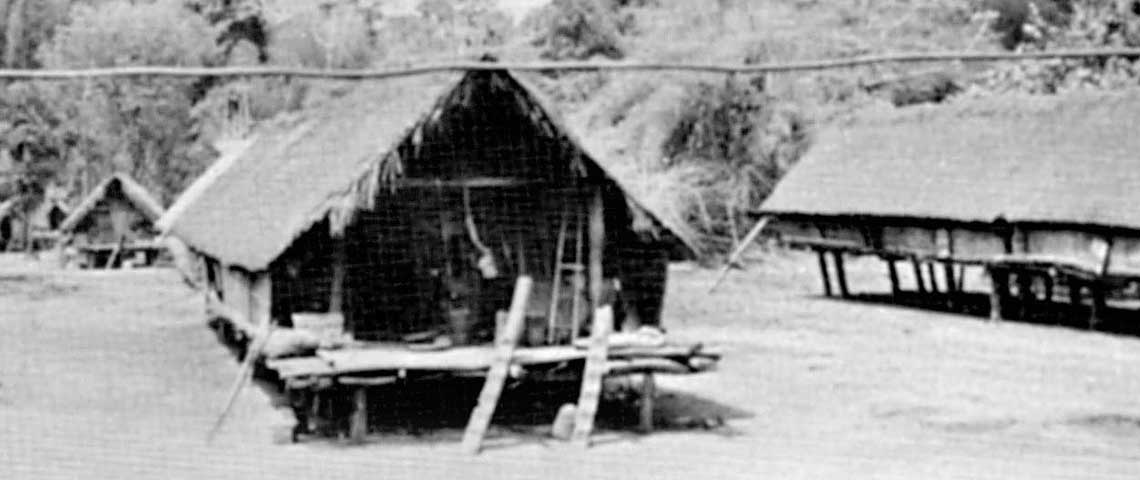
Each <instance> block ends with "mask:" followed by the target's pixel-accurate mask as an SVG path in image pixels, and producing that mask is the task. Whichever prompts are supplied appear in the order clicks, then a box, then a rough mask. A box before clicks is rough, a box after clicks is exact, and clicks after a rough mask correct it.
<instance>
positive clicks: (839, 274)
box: [831, 250, 851, 298]
mask: <svg viewBox="0 0 1140 480" xmlns="http://www.w3.org/2000/svg"><path fill="white" fill-rule="evenodd" d="M831 256H832V259H834V261H835V281H836V283H838V284H839V296H841V297H843V298H851V291H850V290H848V288H847V271H846V270H845V269H844V268H843V252H842V251H839V250H835V251H832V252H831Z"/></svg>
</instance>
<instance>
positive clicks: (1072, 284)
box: [1066, 277, 1083, 318]
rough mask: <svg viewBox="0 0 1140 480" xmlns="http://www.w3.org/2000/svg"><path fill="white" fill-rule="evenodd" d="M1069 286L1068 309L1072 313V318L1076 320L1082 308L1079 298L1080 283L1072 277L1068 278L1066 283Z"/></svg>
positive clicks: (1081, 301)
mask: <svg viewBox="0 0 1140 480" xmlns="http://www.w3.org/2000/svg"><path fill="white" fill-rule="evenodd" d="M1066 283H1068V285H1069V307H1070V309H1071V311H1072V317H1073V318H1077V315H1079V314H1080V312H1081V307H1082V306H1083V305H1082V303H1083V300H1082V298H1081V297H1082V296H1081V288H1082V287H1081V282H1080V281H1079V280H1077V279H1076V278H1074V277H1069V278H1068V280H1067V282H1066Z"/></svg>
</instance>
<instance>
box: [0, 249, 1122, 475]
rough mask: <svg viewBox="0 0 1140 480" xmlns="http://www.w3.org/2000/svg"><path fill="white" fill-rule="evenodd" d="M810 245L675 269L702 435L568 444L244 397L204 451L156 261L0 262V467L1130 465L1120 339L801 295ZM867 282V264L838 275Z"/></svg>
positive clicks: (656, 470)
mask: <svg viewBox="0 0 1140 480" xmlns="http://www.w3.org/2000/svg"><path fill="white" fill-rule="evenodd" d="M814 268H815V264H814V259H813V258H811V257H806V256H800V255H787V254H779V255H773V256H768V257H765V260H764V264H763V265H755V266H753V267H752V268H751V269H750V270H749V271H748V272H743V273H742V272H737V273H734V275H733V277H732V280H731V282H729V283H728V284H727V285H726V286H725V288H723V289H722V290H720V291H719V292H717V293H716V294H714V295H706V294H705V291H706V289H707V286H708V284H709V282H710V281H711V279H712V276H713V272H708V271H704V270H699V269H689V268H684V267H682V268H678V269H675V270H676V271H675V272H674V273H675V274H674V275H673V277H672V279H671V284H670V290H671V294H672V295H671V297H670V300H669V304H668V316H669V319H668V322H669V325H671V326H672V329H671V332H670V333H671V334H672V335H675V336H679V337H685V338H692V339H701V340H705V341H710V342H713V343H717V344H719V345H720V346H721V347H722V348H723V350H724V351H725V353H726V358H725V360H724V362H723V364H722V366H721V368H720V369H719V371H716V372H713V373H710V374H706V375H700V376H692V377H683V378H679V377H671V378H665V379H663V380H662V381H661V385H662V388H663V393H664V395H666V397H665V398H663V399H662V400H661V405H662V410H663V414H666V415H684V414H689V413H693V414H712V415H722V416H725V417H726V418H727V420H728V425H727V426H726V427H725V428H722V429H718V430H713V431H674V432H660V433H657V434H655V435H652V436H648V437H643V436H638V435H633V434H628V433H622V432H603V433H602V434H601V435H600V436H599V445H597V446H596V447H594V448H593V449H591V450H590V451H589V452H587V453H580V452H577V451H575V450H573V449H571V448H569V447H567V446H563V445H561V444H558V443H555V442H550V441H547V440H545V439H542V438H536V437H529V436H525V435H518V434H511V433H508V432H502V431H498V432H493V435H494V436H495V438H494V439H493V440H492V441H491V448H490V449H489V450H488V451H487V452H486V453H485V454H484V455H482V456H480V457H478V458H468V457H464V456H462V455H460V454H459V453H458V442H457V438H458V436H457V433H456V432H440V433H436V434H433V435H427V436H419V437H416V436H410V435H401V436H377V437H374V438H372V439H371V440H370V441H371V442H372V444H370V445H367V446H364V447H347V446H341V445H337V444H335V443H329V442H310V443H305V444H300V445H291V444H287V443H282V442H281V439H282V438H284V433H285V432H286V431H287V429H288V428H289V426H291V424H292V420H291V418H290V415H289V414H288V412H287V411H285V410H281V409H278V408H275V407H274V406H273V405H272V404H271V401H270V398H269V397H268V396H267V395H266V394H265V393H264V392H262V391H260V390H258V389H247V390H246V391H245V393H244V394H243V396H242V397H241V398H240V400H239V402H238V405H237V407H236V409H235V411H234V415H233V418H232V421H231V422H230V423H229V424H227V426H226V428H225V430H224V431H223V432H222V434H221V435H220V436H219V438H218V439H217V440H216V441H215V442H214V443H213V444H210V445H207V444H206V443H205V442H204V437H205V432H206V429H207V427H208V425H209V423H210V422H211V421H212V420H213V418H214V415H215V414H216V412H217V409H218V407H219V405H220V404H221V403H222V401H223V400H224V396H225V394H226V389H227V388H228V384H229V382H230V381H231V380H232V378H233V375H234V373H235V371H236V369H237V364H236V363H235V362H234V360H233V358H232V357H231V356H230V355H229V354H228V352H226V350H225V349H224V348H222V347H221V346H220V345H219V344H218V343H217V342H216V340H215V339H214V336H213V334H212V332H210V331H209V330H207V329H206V328H204V326H203V324H202V319H201V301H200V298H199V297H198V296H196V295H193V294H191V293H190V292H188V291H187V290H186V289H185V287H184V286H182V284H181V283H180V282H179V280H178V278H177V275H175V274H174V273H173V272H171V271H163V270H159V271H134V272H115V273H100V272H52V271H50V270H36V269H33V268H32V266H30V265H29V264H27V263H26V262H24V261H23V260H21V259H18V258H11V257H3V258H0V478H5V479H7V478H276V479H280V478H317V477H318V476H323V477H328V478H358V477H359V478H363V477H365V476H368V477H377V476H381V475H382V476H384V477H387V478H392V477H395V478H402V477H415V478H456V477H461V476H462V477H470V478H488V479H490V478H495V479H502V478H534V477H537V476H547V477H551V478H564V477H571V478H600V477H603V476H604V477H615V476H619V475H620V476H623V477H631V478H659V477H666V478H677V477H682V476H685V477H688V478H715V477H721V478H724V477H727V478H756V477H758V476H764V477H767V478H866V477H872V478H995V479H997V478H1001V479H1006V478H1035V479H1042V478H1130V479H1135V478H1140V375H1137V373H1136V371H1135V370H1136V368H1137V367H1135V366H1136V365H1140V339H1136V338H1123V337H1113V336H1109V335H1103V334H1095V333H1086V332H1081V331H1077V330H1071V329H1063V328H1048V327H1038V326H1030V325H1019V324H1013V323H1006V324H1001V325H989V324H986V323H984V322H981V321H978V320H977V319H974V318H970V317H963V316H954V315H944V314H937V313H931V312H925V311H920V310H913V309H904V308H896V307H889V306H880V305H871V304H853V303H849V302H841V301H836V300H826V299H821V298H819V297H817V296H816V295H817V293H816V292H817V291H818V289H819V287H818V284H819V280H818V278H817V277H816V276H815V270H814ZM849 268H850V270H851V272H850V277H851V284H852V286H853V288H854V289H856V290H866V289H868V288H873V289H885V285H884V284H883V281H884V279H882V278H880V277H882V276H883V275H882V272H880V270H881V265H878V264H875V263H871V262H867V263H863V262H856V263H854V264H853V265H851V266H850V267H849Z"/></svg>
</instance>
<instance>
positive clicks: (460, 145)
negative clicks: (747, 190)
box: [160, 71, 708, 418]
mask: <svg viewBox="0 0 1140 480" xmlns="http://www.w3.org/2000/svg"><path fill="white" fill-rule="evenodd" d="M160 225H161V226H162V227H163V229H164V231H166V232H167V233H168V234H170V235H172V236H175V237H178V238H180V239H182V240H183V241H184V242H185V243H186V244H187V245H188V246H189V247H190V248H192V249H193V250H195V251H197V252H198V253H200V254H201V256H202V257H203V258H204V259H205V262H204V263H205V264H206V275H205V277H206V278H207V280H208V283H209V286H210V290H211V291H210V293H209V294H208V295H209V297H210V298H211V299H213V300H212V302H214V303H215V305H214V307H215V308H214V309H213V310H214V311H215V312H220V313H219V315H220V316H223V317H228V318H226V320H227V321H228V325H230V326H231V327H232V328H234V329H236V330H238V331H241V332H244V335H246V336H248V337H250V338H256V337H257V336H258V335H260V333H259V332H261V331H262V330H261V329H262V328H264V326H265V325H268V324H269V323H270V322H271V321H272V323H273V324H275V325H276V326H278V327H289V326H293V327H296V328H295V329H294V330H299V329H301V328H303V327H304V328H312V329H316V328H318V327H317V325H321V326H323V328H325V329H331V330H333V331H334V334H333V337H332V338H334V339H335V338H337V337H336V335H338V334H343V336H341V337H339V338H340V339H341V341H342V343H345V342H346V344H347V346H348V347H347V348H342V349H332V348H325V346H326V343H325V342H322V345H321V347H320V349H319V350H317V351H315V352H313V351H310V352H306V353H305V354H303V355H302V356H301V357H299V358H294V359H287V360H276V361H271V362H269V366H270V368H272V369H273V370H275V371H276V372H277V373H278V374H279V375H280V376H281V377H282V378H284V379H285V380H286V382H287V384H289V385H293V386H294V387H296V388H317V387H313V385H325V386H327V385H329V382H325V383H321V382H316V383H313V382H312V379H313V378H324V379H331V380H332V382H331V383H332V384H334V385H368V384H377V383H383V382H386V381H388V379H394V378H396V377H397V376H398V375H399V376H403V375H407V376H408V378H411V377H414V376H415V375H421V374H425V373H426V374H440V373H444V374H449V373H452V374H454V373H457V372H470V371H472V370H475V371H479V370H481V369H484V368H487V367H488V366H489V362H490V361H491V359H492V358H493V355H492V346H491V344H490V343H489V342H490V341H491V340H492V339H493V338H494V337H495V336H496V330H497V328H501V325H499V324H497V320H499V319H501V318H502V312H503V311H504V310H507V309H508V306H509V304H510V303H511V296H512V295H511V292H512V287H513V286H514V285H515V283H516V282H515V281H516V278H518V277H521V276H527V277H531V278H533V279H534V288H533V290H532V292H531V295H530V299H531V300H530V302H529V303H528V304H527V308H526V315H525V317H526V320H525V330H524V334H523V335H522V340H521V341H520V345H521V346H520V349H519V350H516V352H517V353H516V356H515V360H514V361H515V362H516V363H521V364H523V365H525V367H526V369H527V371H537V372H541V371H544V370H549V369H551V368H554V367H556V366H558V365H565V364H567V363H570V364H571V365H573V364H577V365H579V366H581V365H582V364H583V362H584V361H585V360H584V359H585V350H582V349H580V348H578V347H577V346H576V345H579V344H580V343H581V342H578V340H580V339H582V337H583V336H584V335H586V333H587V332H588V331H590V330H591V328H592V327H593V326H594V325H595V324H594V323H593V322H594V318H593V317H594V315H593V313H594V312H597V311H598V309H599V308H600V307H601V306H602V305H605V304H612V305H614V306H615V310H616V311H617V313H616V316H617V319H616V321H615V324H616V327H617V328H619V329H620V328H621V327H623V326H624V327H626V330H631V331H632V330H636V329H637V327H639V326H640V327H642V328H641V329H640V330H637V331H642V332H646V331H651V330H656V331H657V332H660V319H661V307H662V300H663V295H664V290H665V275H666V268H667V262H668V260H669V258H670V256H685V255H691V254H692V252H693V247H692V245H693V242H692V241H691V239H688V238H682V236H681V235H678V234H677V233H676V232H677V231H680V229H676V228H671V227H670V223H669V221H668V220H667V219H663V218H661V217H659V216H657V215H655V214H654V212H653V211H651V210H650V209H649V208H647V207H646V206H645V205H643V204H641V203H640V202H639V201H638V200H637V199H636V198H633V197H632V196H630V195H629V194H628V193H627V191H626V190H625V189H624V188H623V187H622V185H621V183H620V182H619V181H618V180H617V179H616V178H614V177H612V176H611V175H609V174H608V172H607V170H606V169H605V168H604V166H603V164H602V163H600V162H599V159H598V158H597V157H594V156H592V155H591V154H590V152H588V151H586V150H585V149H584V147H583V146H582V143H581V142H579V141H578V140H577V139H576V138H575V136H574V134H573V133H572V132H571V131H570V130H568V129H567V128H566V126H565V125H564V124H563V123H562V122H561V121H560V120H559V118H558V117H557V116H556V113H555V111H554V110H553V109H551V108H550V107H549V104H548V103H546V101H544V100H543V99H542V97H541V96H540V94H539V93H538V92H537V90H535V89H534V88H532V87H530V86H529V85H528V84H527V83H526V82H525V81H524V80H522V79H520V78H517V77H516V76H515V75H513V74H511V73H509V72H507V71H482V72H470V73H466V74H449V75H440V76H419V77H412V78H401V79H394V80H389V81H384V82H380V83H377V84H371V85H363V86H360V87H358V88H357V89H356V90H355V91H354V92H352V93H350V94H348V95H346V96H345V97H343V98H340V99H337V100H335V101H332V102H331V103H330V104H329V105H327V106H326V107H325V108H321V109H318V110H315V111H311V112H308V113H307V114H305V115H303V116H300V117H295V118H289V119H285V120H283V121H281V122H279V123H278V124H277V125H275V126H273V127H271V128H267V129H265V130H264V131H262V132H260V133H259V135H257V136H256V138H255V139H254V141H253V142H252V144H251V145H249V146H247V147H246V148H245V149H244V150H241V151H238V152H233V153H231V154H229V155H226V156H224V157H223V158H221V159H219V160H218V161H217V162H216V163H215V164H214V165H213V166H212V167H211V168H210V169H209V170H208V171H207V172H206V173H205V174H204V175H203V176H202V177H201V178H200V179H199V180H198V181H197V182H195V184H194V185H192V186H191V187H190V188H189V189H188V190H187V191H186V193H184V194H183V195H182V196H181V197H180V198H179V199H178V200H177V201H176V202H175V204H174V205H173V206H172V207H171V209H170V211H169V213H168V215H167V216H166V217H165V218H163V219H162V221H161V222H160ZM646 328H649V329H650V330H646ZM650 336H651V335H646V336H645V337H650ZM645 337H642V338H645ZM627 338H636V336H633V337H628V336H627ZM421 340H423V341H425V342H426V344H419V347H418V348H414V347H416V342H419V341H421ZM640 347H642V349H641V350H639V352H640V353H639V355H641V356H640V357H638V358H639V359H641V360H639V362H640V363H637V362H634V363H629V362H627V363H625V364H624V365H625V367H624V368H625V370H622V367H616V366H615V367H614V368H613V369H611V370H610V372H611V373H612V374H620V373H623V372H624V373H630V372H633V371H637V372H642V373H650V374H651V373H652V372H654V371H670V372H692V371H697V370H699V368H700V367H698V364H700V361H699V360H695V361H690V360H693V359H695V358H698V357H701V356H702V353H701V350H700V349H699V348H694V346H693V345H688V346H679V345H672V344H669V343H655V344H653V345H640ZM424 350H437V351H424ZM521 352H525V353H521ZM610 356H611V358H612V359H614V361H619V360H621V359H624V360H630V359H631V357H630V356H629V354H628V352H627V353H623V352H622V350H621V349H617V348H611V350H610ZM647 358H651V359H654V360H655V362H645V361H643V360H644V359H647ZM702 358H708V357H702ZM401 378H402V377H401ZM290 382H292V383H290ZM361 388H363V387H361ZM357 391H360V390H359V389H358V390H357ZM358 411H359V409H358ZM354 418H355V417H354Z"/></svg>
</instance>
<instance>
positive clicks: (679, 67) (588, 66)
mask: <svg viewBox="0 0 1140 480" xmlns="http://www.w3.org/2000/svg"><path fill="white" fill-rule="evenodd" d="M1109 57H1140V48H1108V49H1080V50H1055V51H1046V52H1021V53H1018V52H953V51H951V52H920V53H901V54H900V53H892V54H883V55H865V56H858V57H850V58H837V59H823V60H803V61H795V62H772V63H758V64H739V63H722V64H699V63H678V62H596V61H587V62H523V63H516V62H502V63H497V62H455V63H440V64H433V65H420V66H413V67H403V68H389V69H369V70H352V69H314V68H295V67H222V68H208V67H156V66H149V67H114V68H91V69H62V70H14V69H0V79H6V80H74V79H89V78H136V77H169V78H200V77H292V78H319V79H328V80H379V79H387V78H398V77H410V76H417V75H428V74H433V73H445V72H460V71H490V70H511V71H514V72H548V71H617V72H621V71H626V72H635V71H637V72H653V71H677V72H696V73H724V74H732V73H737V74H762V73H786V72H809V71H821V70H834V69H842V68H852V67H861V66H869V65H880V64H889V63H936V62H999V61H1026V60H1056V59H1074V58H1109Z"/></svg>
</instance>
